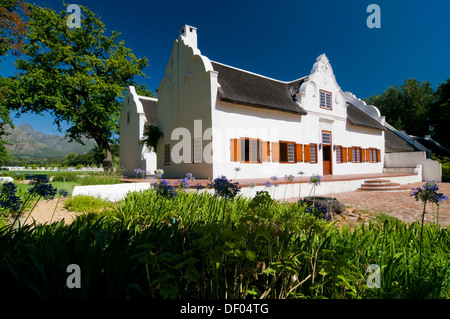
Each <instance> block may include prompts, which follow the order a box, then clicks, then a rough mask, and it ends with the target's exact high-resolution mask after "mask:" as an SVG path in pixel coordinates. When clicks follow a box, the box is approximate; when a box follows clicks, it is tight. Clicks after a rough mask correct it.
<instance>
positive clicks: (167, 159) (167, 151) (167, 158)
mask: <svg viewBox="0 0 450 319" xmlns="http://www.w3.org/2000/svg"><path fill="white" fill-rule="evenodd" d="M164 164H170V145H169V144H166V145H164Z"/></svg>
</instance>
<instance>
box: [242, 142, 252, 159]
mask: <svg viewBox="0 0 450 319" xmlns="http://www.w3.org/2000/svg"><path fill="white" fill-rule="evenodd" d="M241 161H242V162H249V161H250V141H249V140H246V139H241Z"/></svg>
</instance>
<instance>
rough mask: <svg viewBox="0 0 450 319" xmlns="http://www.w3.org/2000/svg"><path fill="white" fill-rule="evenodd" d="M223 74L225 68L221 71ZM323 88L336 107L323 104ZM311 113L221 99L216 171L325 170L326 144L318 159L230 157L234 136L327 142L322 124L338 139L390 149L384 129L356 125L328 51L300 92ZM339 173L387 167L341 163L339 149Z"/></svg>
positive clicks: (214, 114)
mask: <svg viewBox="0 0 450 319" xmlns="http://www.w3.org/2000/svg"><path fill="white" fill-rule="evenodd" d="M218 76H219V77H220V74H219V75H218ZM319 89H323V90H325V91H328V92H331V93H332V104H333V106H332V110H328V109H323V108H320V103H319ZM297 99H298V101H299V103H300V105H301V106H302V107H303V108H304V109H305V110H306V111H307V112H308V114H307V115H306V116H301V115H296V114H291V113H286V112H280V111H275V110H268V109H261V108H255V107H250V106H243V105H235V104H231V103H226V102H223V101H220V100H217V102H216V107H215V109H213V112H212V119H213V127H214V129H215V131H214V133H213V134H214V142H213V150H214V151H213V153H214V162H215V163H216V164H217V165H215V166H214V177H216V176H218V175H225V176H228V177H230V176H231V177H232V176H235V172H234V168H235V167H240V168H241V171H240V172H239V173H238V176H239V178H251V177H270V176H273V175H276V176H279V177H283V176H284V175H289V174H292V175H297V173H298V172H299V171H303V172H304V173H305V175H312V174H320V175H322V174H323V165H322V162H323V160H322V158H323V150H318V156H317V157H318V163H292V164H290V163H278V162H270V163H261V164H256V163H255V164H249V163H240V162H233V161H231V160H230V151H231V148H230V139H232V138H241V137H247V138H259V139H261V140H263V141H270V142H278V141H279V140H284V141H292V142H296V143H299V144H303V145H305V144H310V143H317V144H319V143H321V138H322V137H321V134H322V130H326V131H331V133H332V145H341V146H343V147H351V146H359V147H361V148H369V147H373V148H378V149H380V150H381V156H382V158H383V154H384V132H383V131H380V130H375V129H370V128H364V127H356V126H352V125H350V124H348V122H347V107H346V101H345V96H344V94H343V92H342V91H341V89H340V87H339V85H338V84H337V82H336V79H335V77H334V74H333V71H332V68H331V65H330V64H329V62H328V59H327V58H326V56H324V55H321V56H320V57H318V59H317V62H316V64H314V67H313V70H312V73H311V75H310V76H309V77H308V80H307V81H306V82H304V83H303V84H302V86H301V88H300V92H299V93H298V94H297ZM332 170H333V175H343V174H362V173H381V172H382V171H383V162H379V163H368V162H365V163H336V151H334V150H333V151H332Z"/></svg>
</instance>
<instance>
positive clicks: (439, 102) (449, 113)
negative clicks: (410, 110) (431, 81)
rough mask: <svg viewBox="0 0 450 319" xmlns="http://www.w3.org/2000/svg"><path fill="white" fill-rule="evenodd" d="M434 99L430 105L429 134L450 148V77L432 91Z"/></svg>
mask: <svg viewBox="0 0 450 319" xmlns="http://www.w3.org/2000/svg"><path fill="white" fill-rule="evenodd" d="M434 96H435V101H434V102H433V104H432V105H431V114H430V120H431V123H432V127H433V129H432V132H431V135H432V136H433V138H434V139H436V140H437V141H439V143H441V144H442V145H443V146H444V147H446V148H447V149H450V137H449V134H448V123H450V78H449V79H447V81H446V82H445V83H442V84H441V85H439V87H438V88H437V90H436V92H435V93H434Z"/></svg>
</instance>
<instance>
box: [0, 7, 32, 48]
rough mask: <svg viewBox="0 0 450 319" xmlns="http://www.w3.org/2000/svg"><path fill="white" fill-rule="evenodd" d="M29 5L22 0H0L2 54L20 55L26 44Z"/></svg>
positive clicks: (0, 45)
mask: <svg viewBox="0 0 450 319" xmlns="http://www.w3.org/2000/svg"><path fill="white" fill-rule="evenodd" d="M27 14H28V7H27V4H26V3H25V2H23V1H22V0H0V56H1V55H5V54H6V53H7V52H11V53H12V54H13V55H16V56H17V55H18V54H19V53H20V52H21V51H22V49H23V45H24V40H23V38H24V36H25V34H26V31H27V29H26V26H27V24H26V21H25V17H26V15H27Z"/></svg>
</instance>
